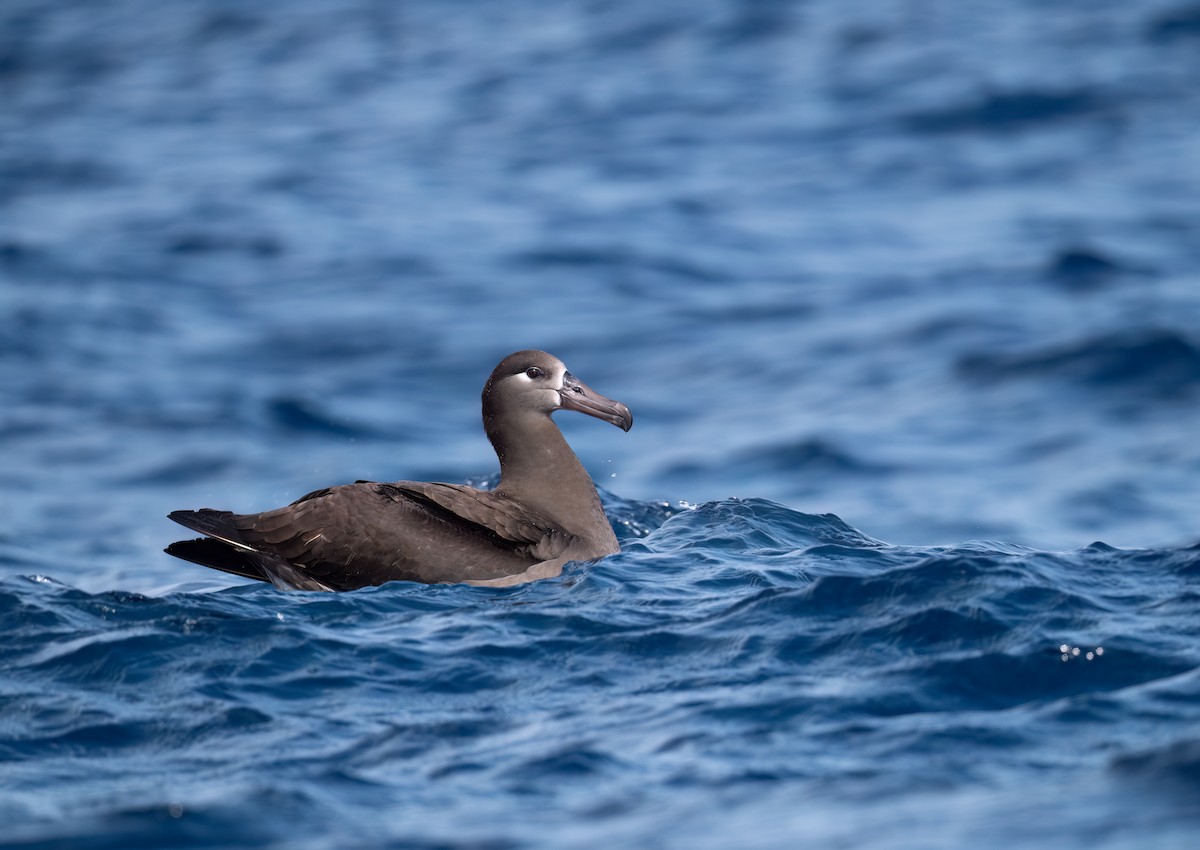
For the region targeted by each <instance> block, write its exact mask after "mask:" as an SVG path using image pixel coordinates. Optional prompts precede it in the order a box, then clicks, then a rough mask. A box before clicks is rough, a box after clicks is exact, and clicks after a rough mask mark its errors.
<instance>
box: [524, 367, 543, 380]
mask: <svg viewBox="0 0 1200 850" xmlns="http://www.w3.org/2000/svg"><path fill="white" fill-rule="evenodd" d="M543 374H545V373H544V372H542V370H541V369H539V368H538V367H537V366H530V367H529V368H528V369H526V370H525V375H526V376H527V377H530V378H535V379H536V378H540V377H542V375H543Z"/></svg>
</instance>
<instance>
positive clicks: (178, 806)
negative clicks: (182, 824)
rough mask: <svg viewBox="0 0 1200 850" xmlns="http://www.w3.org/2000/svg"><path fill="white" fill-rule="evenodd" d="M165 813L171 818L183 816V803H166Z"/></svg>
mask: <svg viewBox="0 0 1200 850" xmlns="http://www.w3.org/2000/svg"><path fill="white" fill-rule="evenodd" d="M167 814H169V815H170V816H171V817H173V818H181V817H183V803H178V802H172V803H168V804H167Z"/></svg>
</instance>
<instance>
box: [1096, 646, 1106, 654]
mask: <svg viewBox="0 0 1200 850" xmlns="http://www.w3.org/2000/svg"><path fill="white" fill-rule="evenodd" d="M1096 654H1097V655H1103V654H1104V647H1102V646H1098V647H1096Z"/></svg>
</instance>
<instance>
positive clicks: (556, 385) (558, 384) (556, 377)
mask: <svg viewBox="0 0 1200 850" xmlns="http://www.w3.org/2000/svg"><path fill="white" fill-rule="evenodd" d="M539 368H540V367H539ZM566 374H567V370H566V367H564V366H560V367H558V368H556V369H555V370H554V371H553V372H552V373H551V374H550V375H549V376H545V375H543V376H541V377H538V378H531V377H529V374H528V371H524V372H518V373H517V374H515V375H513V376H512V379H515V380H517V381H519V382H521V383H522V384H535V385H537V386H538V387H540V388H543V389H545V390H547V391H553V392H554V406H555V407H562V401H561V399H560V398H559V395H558V393H559V391H560V390H562V388H563V379H564V378H565V376H566Z"/></svg>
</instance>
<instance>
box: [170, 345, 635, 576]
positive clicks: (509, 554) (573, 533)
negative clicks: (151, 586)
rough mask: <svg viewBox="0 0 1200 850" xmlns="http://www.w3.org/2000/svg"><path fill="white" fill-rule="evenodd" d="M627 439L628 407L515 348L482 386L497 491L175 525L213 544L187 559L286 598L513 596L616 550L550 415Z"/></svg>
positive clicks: (181, 546) (405, 492)
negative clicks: (445, 585)
mask: <svg viewBox="0 0 1200 850" xmlns="http://www.w3.org/2000/svg"><path fill="white" fill-rule="evenodd" d="M560 408H564V409H567V410H578V411H580V412H582V413H586V414H588V415H590V416H595V417H597V418H599V419H604V420H605V421H607V422H611V423H612V424H614V425H616V426H618V427H619V428H622V429H623V430H626V431H628V430H629V429H630V427H632V425H633V417H632V416H631V415H630V413H629V408H627V407H626V406H625V405H623V404H621V403H620V402H616V401H612V400H611V399H607V398H605V397H604V396H601V395H599V394H597V393H596V392H594V391H593V390H592V389H590V388H589V387H588V386H587V385H585V384H583V383H581V382H580V381H579V380H578V379H577V378H575V377H574V376H573V375H571V373H570V372H568V371H567V369H566V366H564V365H563V363H562V361H560V360H559V359H558V358H556V357H554V356H553V355H550V354H547V353H546V352H544V351H518V352H516V353H515V354H510V355H509V356H508V357H506V358H504V360H502V361H501V362H500V365H498V366H497V367H496V368H495V370H494V371H493V372H492V374H491V377H490V378H488V381H487V384H486V385H485V386H484V388H483V421H484V429H485V431H486V432H487V435H488V439H490V440H491V442H492V446H493V447H494V448H495V450H496V454H497V456H498V457H499V459H500V484H499V485H498V486H497V487H496V489H495V490H492V491H484V490H476V489H474V488H472V487H466V486H463V485H461V484H427V483H423V482H417V481H396V482H393V483H390V484H385V483H379V482H372V481H359V482H357V483H355V484H345V485H342V486H339V487H329V488H326V489H324V490H317V491H316V492H313V493H309V494H308V495H306V496H304V497H302V498H300V499H298V500H297V501H295V502H293V503H292V504H290V505H288V506H286V507H283V508H278V509H276V510H271V511H264V512H263V513H257V514H235V513H232V512H230V511H217V510H212V509H210V508H203V509H201V510H198V511H175V512H173V513H171V514H170V515H169V516H170V518H171V519H173V520H175V521H176V522H178V523H180V524H181V525H184V526H187V527H188V528H190V529H192V530H193V531H198V532H200V533H201V534H204V535H205V537H203V538H200V539H196V540H181V541H179V542H177V543H172V544H171V545H170V546H168V547H167V549H166V551H167V552H168V553H169V554H171V555H175V556H177V557H179V558H183V559H185V560H188V561H193V562H195V563H198V564H203V565H205V566H208V567H213V568H214V569H218V570H224V571H225V572H229V573H233V574H235V575H240V576H244V577H246V578H252V579H258V580H260V581H269V582H271V583H272V584H274V585H276V586H277V587H281V588H299V589H304V590H353V589H354V588H358V587H365V586H368V585H376V584H383V583H384V582H387V581H393V580H396V579H406V580H409V581H419V582H425V583H429V584H433V583H440V582H471V583H473V584H488V585H506V584H517V583H520V582H522V581H530V580H532V579H536V578H545V577H547V576H550V575H557V574H558V572H559V571H560V570H561V569H562V565H563V564H564V563H566V562H567V561H571V560H587V559H592V558H599V557H601V556H604V555H609V554H612V553H614V552H617V551H619V548H620V547H619V546H618V544H617V538H616V535H614V534H613V530H612V526H611V525H610V524H609V522H608V518H607V517H606V516H605V515H604V509H603V507H602V506H601V504H600V497H599V496H598V495H597V493H596V487H595V485H594V484H593V483H592V480H591V478H590V477H589V476H588V474H587V471H586V470H584V468H583V466H582V465H581V464H580V463H579V460H578V458H576V457H575V453H574V452H573V451H571V447H570V446H569V445H567V441H566V440H565V439H564V438H563V436H562V432H560V431H559V430H558V426H556V425H555V424H554V422H553V421H552V420H551V418H550V414H552V413H553V412H554V411H555V410H558V409H560Z"/></svg>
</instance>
